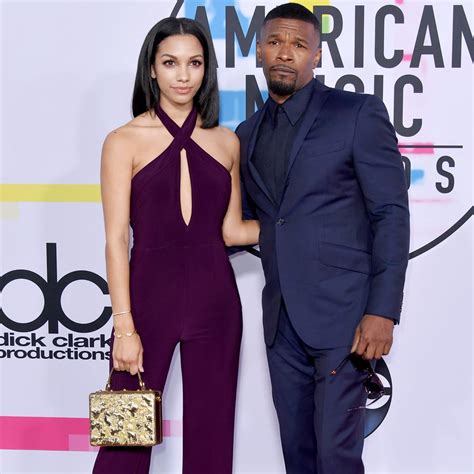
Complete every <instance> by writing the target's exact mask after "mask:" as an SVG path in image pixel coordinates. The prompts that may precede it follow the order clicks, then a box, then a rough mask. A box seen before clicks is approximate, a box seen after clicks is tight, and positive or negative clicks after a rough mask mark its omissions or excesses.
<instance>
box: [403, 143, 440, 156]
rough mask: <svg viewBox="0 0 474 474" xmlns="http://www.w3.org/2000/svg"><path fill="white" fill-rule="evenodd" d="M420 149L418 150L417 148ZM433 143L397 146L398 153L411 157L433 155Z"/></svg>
mask: <svg viewBox="0 0 474 474" xmlns="http://www.w3.org/2000/svg"><path fill="white" fill-rule="evenodd" d="M419 147H420V148H419ZM432 147H433V143H422V142H418V143H410V144H408V143H407V144H401V145H398V149H399V150H400V153H408V154H411V155H434V149H433V148H432Z"/></svg>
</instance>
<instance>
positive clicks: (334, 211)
mask: <svg viewBox="0 0 474 474" xmlns="http://www.w3.org/2000/svg"><path fill="white" fill-rule="evenodd" d="M313 85H314V89H313V93H312V96H311V99H310V102H309V104H308V107H307V108H306V111H305V113H304V115H303V117H302V119H301V120H302V122H301V124H300V127H299V129H298V132H297V134H296V138H295V140H294V143H293V145H292V147H291V153H290V156H289V160H288V168H287V172H286V178H285V187H284V191H283V194H282V196H281V199H280V200H279V202H275V201H274V200H273V198H272V197H271V195H270V193H269V191H268V189H267V187H266V186H265V183H264V182H263V180H262V178H261V176H260V175H259V173H258V171H257V169H256V167H255V165H254V163H253V161H252V155H253V151H254V147H255V142H256V139H257V133H258V129H259V125H260V123H261V121H262V119H263V117H264V115H265V112H266V109H267V106H268V101H267V102H266V103H265V105H264V106H263V107H262V109H260V110H259V111H258V112H256V113H255V114H254V115H253V116H252V117H250V118H249V119H248V120H246V121H245V122H243V123H241V124H240V125H239V127H238V128H237V130H236V133H237V135H238V137H239V139H240V142H241V177H242V189H243V209H244V217H246V218H258V219H259V221H260V226H261V232H260V238H259V245H260V253H261V257H262V264H263V270H264V274H265V280H266V284H265V287H264V289H263V293H262V306H263V322H264V333H265V342H266V343H267V344H268V345H271V344H272V343H273V340H274V338H275V334H276V330H277V324H278V315H279V309H280V298H281V295H282V296H283V298H284V301H285V304H286V307H287V310H288V314H289V317H290V320H291V322H292V324H293V326H294V328H295V330H296V331H297V333H298V334H299V336H300V337H301V338H302V339H303V341H304V342H305V343H306V344H308V345H310V346H312V347H314V348H333V347H339V346H345V345H350V344H351V343H352V339H353V336H354V331H355V329H356V326H357V324H358V323H359V322H360V320H361V318H362V316H363V315H364V314H365V313H370V314H376V315H380V316H384V317H387V318H392V319H394V320H396V321H398V320H399V318H400V311H401V305H402V295H403V285H404V280H405V271H406V267H407V263H408V252H409V211H408V196H407V185H406V181H405V174H404V169H403V164H402V160H401V156H400V153H399V151H398V147H397V138H396V135H395V131H394V129H393V127H392V125H391V123H390V121H389V117H388V114H387V110H386V108H385V106H384V104H383V102H382V101H381V100H380V99H379V98H377V97H375V96H373V95H367V94H356V93H352V92H347V91H341V90H337V89H333V88H329V87H326V86H325V85H323V84H322V83H320V82H319V81H317V80H316V79H314V80H313Z"/></svg>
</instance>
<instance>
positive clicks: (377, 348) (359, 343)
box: [351, 314, 394, 360]
mask: <svg viewBox="0 0 474 474" xmlns="http://www.w3.org/2000/svg"><path fill="white" fill-rule="evenodd" d="M393 326H394V323H393V321H392V320H391V319H388V318H384V317H382V316H376V315H375V314H366V315H364V317H363V318H362V320H361V322H360V323H359V325H358V326H357V328H356V332H355V335H354V341H353V343H352V349H351V352H355V353H357V354H358V355H360V356H362V357H363V358H364V359H366V360H372V359H377V360H378V359H380V358H381V357H382V356H383V355H387V354H388V353H389V352H390V348H391V347H392V342H393Z"/></svg>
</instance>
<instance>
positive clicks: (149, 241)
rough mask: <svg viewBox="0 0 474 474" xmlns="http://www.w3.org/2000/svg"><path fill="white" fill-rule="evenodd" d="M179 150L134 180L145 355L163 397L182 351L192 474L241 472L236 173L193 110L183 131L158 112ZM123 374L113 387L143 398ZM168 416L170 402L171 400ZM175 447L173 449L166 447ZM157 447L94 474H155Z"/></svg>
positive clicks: (135, 283)
mask: <svg viewBox="0 0 474 474" xmlns="http://www.w3.org/2000/svg"><path fill="white" fill-rule="evenodd" d="M156 113H157V115H158V117H159V118H160V120H161V121H162V122H163V124H164V125H165V127H166V128H167V129H168V131H169V132H170V133H171V135H173V137H174V139H173V141H172V143H171V144H170V145H169V146H168V148H166V150H165V151H163V153H161V155H159V156H158V157H157V158H156V159H154V160H153V161H152V162H151V163H149V164H147V165H146V166H145V167H144V168H143V169H142V170H140V171H139V172H138V173H137V174H136V175H135V176H134V177H133V179H132V188H131V202H130V205H131V207H130V215H131V219H130V220H131V226H132V228H133V240H134V243H133V248H132V252H131V259H130V296H131V305H132V312H133V320H134V323H135V326H136V329H137V331H138V333H139V334H140V337H141V340H142V344H143V348H144V362H143V366H144V369H145V372H144V373H143V379H144V382H145V384H146V386H147V388H152V389H155V390H163V388H164V386H165V381H166V376H167V373H168V369H169V366H170V362H171V358H172V355H173V351H174V348H175V346H176V344H177V343H180V353H181V369H182V377H183V473H184V474H228V473H231V472H232V453H233V432H234V411H235V397H236V387H237V372H238V362H239V352H240V341H241V335H242V316H241V304H240V299H239V294H238V290H237V286H236V282H235V276H234V273H233V270H232V267H231V265H230V262H229V259H228V256H227V253H226V249H225V245H224V241H223V238H222V222H223V219H224V216H225V214H226V211H227V207H228V204H229V199H230V194H231V176H230V173H229V171H228V170H227V169H226V168H225V167H224V166H223V165H222V164H220V163H219V162H218V161H217V160H215V159H214V158H213V157H212V156H210V155H209V154H208V153H206V152H205V151H204V150H203V149H202V148H201V147H200V146H199V145H198V144H197V143H196V142H195V141H193V140H192V139H191V134H192V132H193V130H194V127H195V124H196V118H197V111H196V108H193V110H192V111H191V113H190V114H189V116H188V117H187V119H186V121H185V122H184V124H183V126H182V127H181V128H180V127H179V126H178V125H177V124H176V123H175V122H173V120H171V119H170V117H168V115H166V113H165V112H164V111H163V110H162V109H161V108H160V107H157V110H156ZM182 149H185V150H186V155H187V160H188V169H189V176H190V180H191V193H192V216H191V220H190V221H189V224H188V225H187V224H186V222H185V221H184V219H183V215H182V210H181V204H180V179H181V158H180V152H181V150H182ZM137 386H138V381H137V377H136V376H131V375H130V374H129V373H128V372H115V373H114V376H113V378H112V388H113V389H121V388H131V389H136V388H137ZM163 408H164V415H165V417H166V394H165V398H164V400H163ZM165 442H166V440H165ZM150 457H151V448H112V447H107V448H101V449H100V450H99V453H98V456H97V459H96V462H95V465H94V470H93V474H146V473H148V472H149V467H150Z"/></svg>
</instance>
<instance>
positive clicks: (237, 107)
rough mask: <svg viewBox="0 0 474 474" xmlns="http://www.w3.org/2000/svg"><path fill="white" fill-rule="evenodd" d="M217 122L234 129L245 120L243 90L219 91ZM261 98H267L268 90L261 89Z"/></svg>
mask: <svg viewBox="0 0 474 474" xmlns="http://www.w3.org/2000/svg"><path fill="white" fill-rule="evenodd" d="M219 97H220V114H219V124H220V125H221V126H223V127H227V128H230V129H231V130H235V129H236V128H237V125H239V123H240V122H243V121H244V120H245V118H246V117H245V100H246V99H245V91H223V90H221V91H220V93H219ZM262 97H263V100H267V97H268V91H262Z"/></svg>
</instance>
